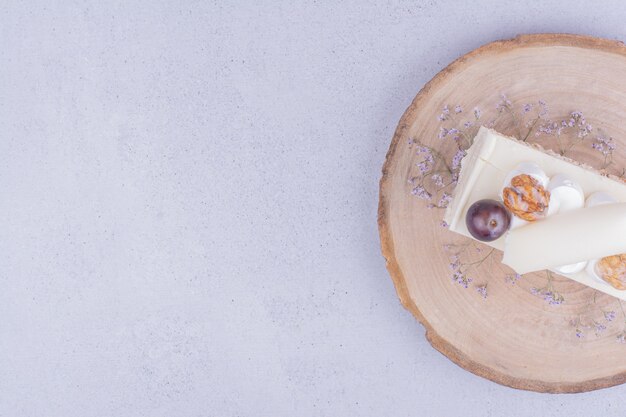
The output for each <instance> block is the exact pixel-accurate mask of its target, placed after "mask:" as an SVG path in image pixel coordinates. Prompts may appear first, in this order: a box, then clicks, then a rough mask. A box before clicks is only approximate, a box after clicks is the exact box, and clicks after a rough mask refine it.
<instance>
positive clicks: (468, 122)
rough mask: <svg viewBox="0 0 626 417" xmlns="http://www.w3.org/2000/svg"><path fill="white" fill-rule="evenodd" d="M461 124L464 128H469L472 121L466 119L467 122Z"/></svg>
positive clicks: (472, 124)
mask: <svg viewBox="0 0 626 417" xmlns="http://www.w3.org/2000/svg"><path fill="white" fill-rule="evenodd" d="M463 126H464V127H465V128H466V129H469V128H470V127H472V126H474V123H472V122H470V121H469V120H468V121H467V122H465V123H463Z"/></svg>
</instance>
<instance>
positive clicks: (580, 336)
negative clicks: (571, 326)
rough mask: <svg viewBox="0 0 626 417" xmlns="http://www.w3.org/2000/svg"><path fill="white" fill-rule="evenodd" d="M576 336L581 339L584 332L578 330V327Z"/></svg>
mask: <svg viewBox="0 0 626 417" xmlns="http://www.w3.org/2000/svg"><path fill="white" fill-rule="evenodd" d="M576 337H577V338H579V339H582V338H583V337H585V334H584V333H583V331H582V330H580V329H579V328H578V327H577V328H576Z"/></svg>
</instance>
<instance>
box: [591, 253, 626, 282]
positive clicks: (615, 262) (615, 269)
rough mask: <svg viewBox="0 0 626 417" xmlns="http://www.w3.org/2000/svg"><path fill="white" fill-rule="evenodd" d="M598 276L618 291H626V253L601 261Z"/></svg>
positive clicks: (597, 265)
mask: <svg viewBox="0 0 626 417" xmlns="http://www.w3.org/2000/svg"><path fill="white" fill-rule="evenodd" d="M596 274H598V276H599V277H601V278H602V279H603V280H605V281H606V282H608V283H609V284H611V285H612V286H613V287H615V288H617V289H618V290H626V253H623V254H621V255H613V256H607V257H605V258H602V259H600V260H599V261H598V263H597V264H596Z"/></svg>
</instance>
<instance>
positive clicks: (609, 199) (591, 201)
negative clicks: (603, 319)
mask: <svg viewBox="0 0 626 417" xmlns="http://www.w3.org/2000/svg"><path fill="white" fill-rule="evenodd" d="M613 203H617V200H616V199H615V198H614V197H613V196H612V195H611V194H609V193H605V192H604V191H597V192H595V193H593V194H591V195H590V196H589V197H587V201H586V202H585V207H595V206H601V205H603V204H613ZM598 261H599V259H592V260H590V261H589V262H587V268H586V269H585V272H586V273H587V275H589V276H590V277H592V278H594V279H595V280H596V281H598V282H601V283H603V284H604V285H608V286H610V284H609V283H608V282H606V281H605V280H603V279H602V278H600V276H599V275H598V273H597V272H596V264H597V263H598Z"/></svg>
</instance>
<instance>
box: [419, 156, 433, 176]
mask: <svg viewBox="0 0 626 417" xmlns="http://www.w3.org/2000/svg"><path fill="white" fill-rule="evenodd" d="M416 166H417V169H419V171H420V173H422V174H425V173H426V172H428V170H429V169H430V166H429V165H428V161H427V160H426V159H425V160H423V161H422V162H420V163H418V164H416Z"/></svg>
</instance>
